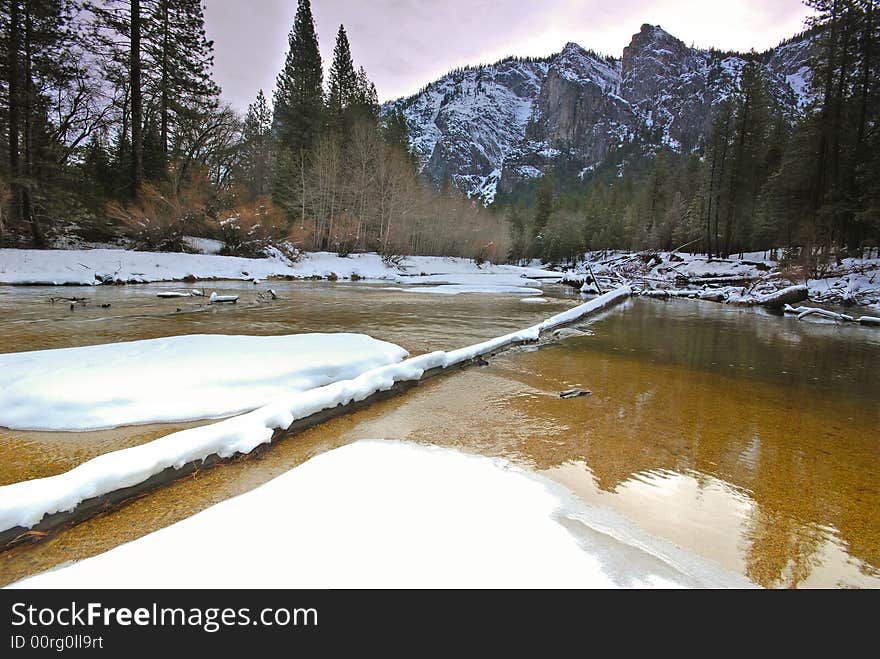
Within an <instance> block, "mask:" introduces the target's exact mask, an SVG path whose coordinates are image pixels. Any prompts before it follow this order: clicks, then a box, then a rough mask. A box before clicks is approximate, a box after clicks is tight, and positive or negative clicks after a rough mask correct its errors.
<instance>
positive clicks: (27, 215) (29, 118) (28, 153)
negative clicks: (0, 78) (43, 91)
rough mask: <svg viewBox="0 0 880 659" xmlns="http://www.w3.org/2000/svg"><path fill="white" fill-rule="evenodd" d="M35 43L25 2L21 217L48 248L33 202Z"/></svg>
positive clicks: (38, 241)
mask: <svg viewBox="0 0 880 659" xmlns="http://www.w3.org/2000/svg"><path fill="white" fill-rule="evenodd" d="M32 41H33V21H32V17H31V0H25V3H24V71H23V73H24V75H23V76H22V79H23V83H24V85H23V86H24V89H23V90H22V91H24V107H23V108H22V110H23V114H24V176H25V178H26V179H27V180H26V181H25V183H24V184H23V185H22V186H21V216H22V219H24V220H26V221H27V222H28V224H30V227H31V236H32V238H33V240H34V245H36V246H37V247H45V246H46V236H45V234H44V233H43V228H42V226H40V222H39V220H38V219H37V217H36V216H35V215H34V209H33V203H32V200H31V190H30V185H31V177H32V175H33V125H32V122H33V112H34V108H33V103H32V100H33V92H32V86H33V82H32V81H31V66H32V61H33V53H32V45H33V43H32Z"/></svg>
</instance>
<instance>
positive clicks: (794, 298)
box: [755, 284, 809, 309]
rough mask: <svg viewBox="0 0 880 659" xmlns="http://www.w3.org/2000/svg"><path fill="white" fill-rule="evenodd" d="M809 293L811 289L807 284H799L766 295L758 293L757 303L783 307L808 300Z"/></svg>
mask: <svg viewBox="0 0 880 659" xmlns="http://www.w3.org/2000/svg"><path fill="white" fill-rule="evenodd" d="M808 294H809V290H808V289H807V286H806V285H805V284H798V285H796V286H789V287H788V288H783V289H781V290H778V291H774V292H773V293H768V294H766V295H756V296H755V304H760V305H762V306H765V307H778V308H780V309H781V308H782V307H784V306H785V305H786V304H797V303H798V302H802V301H803V300H806V299H807V295H808Z"/></svg>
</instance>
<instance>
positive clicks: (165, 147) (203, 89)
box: [144, 0, 220, 159]
mask: <svg viewBox="0 0 880 659" xmlns="http://www.w3.org/2000/svg"><path fill="white" fill-rule="evenodd" d="M144 27H145V29H144V53H145V55H146V56H147V58H148V61H149V63H150V67H149V69H150V72H149V73H148V74H147V80H146V84H145V87H146V93H147V96H148V97H149V102H150V105H151V106H152V108H153V109H154V111H156V112H158V114H159V124H160V127H159V132H160V144H161V151H162V154H163V156H164V157H165V158H166V159H167V158H168V157H169V152H170V149H171V147H170V145H169V142H170V140H171V139H172V138H173V136H174V133H175V131H176V130H178V129H180V127H181V126H182V125H184V124H192V123H194V122H193V121H192V119H193V117H199V116H203V115H205V114H207V113H209V112H211V111H213V110H215V109H216V108H217V106H218V96H219V94H220V90H219V88H218V87H217V85H216V84H215V83H214V81H213V80H212V79H211V67H212V66H213V62H214V56H213V48H214V44H213V42H212V41H210V40H208V38H207V36H206V34H205V18H204V8H203V6H202V2H201V0H155V4H154V5H153V6H152V10H151V12H150V20H149V21H147V22H145V26H144Z"/></svg>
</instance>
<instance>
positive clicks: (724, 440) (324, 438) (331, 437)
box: [0, 282, 880, 588]
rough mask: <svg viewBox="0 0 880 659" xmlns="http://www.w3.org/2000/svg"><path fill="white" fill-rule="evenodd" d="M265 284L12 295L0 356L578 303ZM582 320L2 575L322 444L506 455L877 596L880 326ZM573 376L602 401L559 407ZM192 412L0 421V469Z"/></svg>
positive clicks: (744, 314)
mask: <svg viewBox="0 0 880 659" xmlns="http://www.w3.org/2000/svg"><path fill="white" fill-rule="evenodd" d="M272 287H273V288H274V290H275V291H276V293H277V294H278V299H277V300H271V299H265V296H263V298H260V297H259V296H258V292H259V291H265V290H266V285H262V286H257V287H255V286H253V285H252V284H250V283H235V282H215V283H211V284H210V285H206V286H204V288H205V289H206V290H208V291H210V290H217V292H218V293H219V294H226V293H232V294H238V295H240V296H241V299H240V301H239V303H238V304H236V305H228V306H227V305H223V306H220V305H216V306H212V307H208V306H206V305H204V300H201V299H199V298H181V299H159V298H157V297H156V293H157V292H158V291H161V290H182V289H181V288H180V286H176V285H173V284H156V285H150V286H127V287H100V288H95V289H91V288H71V287H64V288H18V287H0V314H2V316H0V317H2V318H3V321H2V324H3V332H2V333H0V352H12V351H21V350H34V349H45V348H60V347H69V346H76V345H89V344H96V343H105V342H110V341H120V340H132V339H139V338H152V337H157V336H168V335H173V334H193V333H226V334H263V335H268V334H287V333H296V332H307V331H357V332H365V333H367V334H370V335H372V336H374V337H376V338H380V339H385V340H388V341H393V342H395V343H398V344H400V345H402V346H404V347H405V348H407V349H408V350H410V352H412V353H413V354H417V353H421V352H425V351H429V350H434V349H450V348H456V347H461V346H464V345H468V344H471V343H474V342H477V341H481V340H484V339H488V338H491V337H493V336H497V335H500V334H504V333H506V332H509V331H512V330H514V329H518V328H521V327H526V326H528V325H531V324H534V323H535V322H538V321H539V320H541V319H542V318H544V317H546V316H549V315H552V314H553V313H557V312H559V311H562V310H564V309H566V308H568V307H570V306H571V305H572V304H574V303H575V302H576V301H579V297H578V296H576V295H575V294H573V293H572V292H571V291H570V290H569V289H563V288H562V287H559V286H547V287H546V292H547V298H548V302H547V303H546V304H530V303H525V302H522V301H521V299H520V298H518V297H516V296H510V295H485V294H479V295H476V294H473V295H472V294H465V295H458V296H445V295H432V294H416V293H410V292H401V291H392V290H386V286H383V285H379V284H367V283H335V284H334V283H328V282H273V283H272ZM183 290H185V289H183ZM72 296H77V297H88V298H89V304H87V305H85V306H83V305H81V304H78V303H74V304H75V306H74V309H73V310H71V309H70V304H71V303H70V302H68V301H61V300H56V301H55V302H54V303H52V302H51V301H50V298H52V297H56V298H60V297H72ZM106 304H109V305H110V306H109V307H102V306H101V305H106ZM178 309H180V310H179V311H178ZM581 329H582V330H583V334H581V335H578V336H574V337H568V338H565V339H562V340H558V341H552V340H551V341H549V342H547V343H545V344H542V346H541V347H540V348H537V347H534V346H531V347H527V348H518V349H514V350H511V351H509V352H506V353H503V354H502V355H499V356H497V357H495V358H494V359H492V360H491V361H490V364H489V365H488V366H485V367H474V368H470V369H465V370H463V371H459V372H456V373H453V374H450V375H448V376H444V377H442V378H437V379H434V380H431V381H428V382H426V383H424V384H423V385H421V386H419V387H417V388H416V389H414V390H412V391H410V392H408V393H406V394H404V395H402V396H398V397H395V398H393V399H391V400H387V401H383V402H381V403H377V404H375V405H374V406H371V407H370V408H368V409H365V410H362V411H359V412H356V413H353V414H350V415H347V416H344V417H341V418H338V419H334V420H332V421H330V422H327V423H325V424H323V425H321V426H319V427H316V428H313V429H312V430H309V431H307V432H305V433H302V434H300V435H298V436H296V437H294V438H290V439H287V440H284V441H282V442H280V443H278V444H277V445H275V446H272V447H270V448H269V449H268V450H265V451H261V452H259V454H258V455H256V456H252V457H249V458H247V459H242V460H238V461H236V462H234V463H231V464H225V465H222V466H220V467H218V468H214V469H210V470H206V471H204V472H200V473H198V474H197V475H196V476H195V477H192V478H188V479H186V480H184V481H181V482H178V483H176V484H174V485H171V486H169V487H167V488H164V489H163V490H160V491H157V492H154V493H152V494H150V495H148V496H145V497H143V498H141V499H138V500H136V501H134V502H132V503H130V504H128V505H126V506H125V507H124V508H122V509H121V510H118V511H115V512H113V513H110V514H106V515H102V516H100V517H97V518H93V519H91V520H88V521H86V522H84V523H82V524H80V525H78V526H76V527H74V528H72V529H68V530H66V531H64V532H61V533H58V534H56V535H54V536H52V537H50V538H48V539H47V540H46V541H44V542H41V543H39V544H37V545H32V546H27V547H20V548H17V549H15V550H13V551H11V552H7V553H5V554H4V555H3V556H2V558H0V583H9V582H11V581H14V580H16V579H19V578H21V577H23V576H26V575H29V574H33V573H35V572H39V571H41V570H44V569H48V568H51V567H53V566H55V565H58V564H60V563H63V562H66V561H69V560H73V559H78V558H83V557H86V556H90V555H94V554H96V553H99V552H101V551H105V550H107V549H109V548H111V547H113V546H116V545H118V544H120V543H122V542H126V541H128V540H131V539H134V538H136V537H139V536H141V535H144V534H145V533H148V532H150V531H152V530H155V529H157V528H161V527H163V526H166V525H168V524H170V523H173V522H175V521H177V520H179V519H183V518H185V517H187V516H189V515H192V514H193V513H195V512H197V511H199V510H202V509H204V508H206V507H207V506H210V505H212V504H213V503H216V502H218V501H221V500H223V499H225V498H228V497H230V496H234V495H236V494H239V493H242V492H245V491H248V490H250V489H253V488H254V487H256V486H258V485H259V484H261V483H263V482H266V481H267V480H269V479H271V478H273V477H274V476H277V475H278V474H280V473H283V472H284V471H287V470H289V469H290V468H292V467H294V466H296V465H297V464H300V463H301V462H303V461H304V460H307V459H308V458H309V457H311V456H313V455H316V454H318V453H320V452H323V451H326V450H329V449H332V448H334V447H337V446H341V445H343V444H346V443H349V442H352V441H356V440H358V439H363V438H382V439H405V440H410V441H415V442H421V443H426V444H438V445H442V446H451V447H455V448H458V449H460V450H464V451H469V452H473V453H479V454H482V455H488V456H501V457H504V458H506V459H509V460H512V461H514V462H516V463H518V464H521V465H524V466H526V467H528V468H530V469H533V470H535V471H538V472H541V473H543V474H544V475H547V476H549V477H551V478H553V479H554V480H557V481H559V482H561V483H563V484H565V485H566V486H567V487H569V488H570V489H571V490H572V491H574V492H575V493H576V494H577V495H578V496H580V497H581V498H582V499H584V500H585V501H587V502H589V503H592V504H596V505H601V506H606V507H609V508H611V509H614V510H616V511H617V512H619V513H621V514H623V515H624V516H626V517H627V518H629V519H631V520H632V521H634V522H635V523H637V524H639V525H640V526H642V527H644V528H645V529H647V530H648V531H650V532H651V533H653V534H655V535H657V536H660V537H663V538H666V539H668V540H671V541H672V542H674V543H676V544H678V545H679V546H681V547H683V548H685V549H687V550H690V551H693V552H695V553H697V554H699V555H701V556H704V557H706V558H709V559H711V560H714V561H717V562H718V563H720V564H721V565H722V566H724V567H725V568H727V569H729V570H733V571H735V572H738V573H740V574H744V575H746V576H747V577H749V578H750V579H752V580H753V581H754V582H756V583H758V584H760V585H763V586H769V587H873V588H876V587H880V514H878V510H880V505H878V504H880V492H878V486H877V483H878V482H880V479H878V476H880V459H878V458H880V443H878V439H880V407H878V404H877V401H880V369H878V365H880V331H877V330H873V329H866V328H862V327H858V326H840V325H836V324H834V323H830V322H828V323H826V322H817V323H813V322H802V321H797V320H796V319H794V318H790V317H781V316H776V315H772V314H770V313H767V312H766V311H764V310H761V309H751V308H737V307H731V306H727V305H720V304H715V303H710V302H699V301H691V300H671V301H657V300H645V299H633V300H630V301H627V302H626V303H624V304H621V305H618V306H616V307H614V308H613V309H611V310H609V311H606V312H604V313H602V314H601V315H599V316H596V317H594V318H592V319H590V320H589V322H587V323H585V324H584V325H582V326H581ZM131 386H132V387H136V386H137V382H136V381H135V380H134V379H133V381H132V383H131ZM571 387H582V388H584V389H588V390H590V391H591V392H592V395H590V396H585V397H580V398H571V399H560V398H559V395H558V393H559V391H561V390H563V389H567V388H571ZM191 425H195V424H173V425H172V424H166V425H155V426H140V427H128V428H121V429H116V430H109V431H101V432H90V433H45V432H43V433H36V432H21V431H9V430H3V429H0V482H2V483H10V482H15V481H19V480H24V479H29V478H36V477H40V476H47V475H51V474H55V473H59V472H61V471H64V470H66V469H70V468H71V467H73V466H75V465H77V464H79V463H81V462H83V461H84V460H87V459H89V458H91V457H93V456H94V455H97V454H100V453H102V452H105V451H109V450H113V449H116V448H122V447H125V446H131V445H135V444H139V443H143V442H145V441H149V440H150V439H153V438H155V437H158V436H161V435H164V434H167V433H169V432H172V431H173V430H177V429H180V428H182V427H189V426H191ZM450 487H454V483H452V484H450ZM288 505H301V504H300V502H289V504H288ZM265 535H266V537H265V538H255V539H254V541H255V543H258V542H260V541H266V542H271V535H272V529H266V530H265Z"/></svg>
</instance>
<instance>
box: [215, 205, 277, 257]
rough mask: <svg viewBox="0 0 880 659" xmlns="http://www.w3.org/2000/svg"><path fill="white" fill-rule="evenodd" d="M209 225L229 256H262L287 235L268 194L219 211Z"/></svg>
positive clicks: (224, 252)
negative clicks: (211, 225)
mask: <svg viewBox="0 0 880 659" xmlns="http://www.w3.org/2000/svg"><path fill="white" fill-rule="evenodd" d="M212 224H213V227H214V230H215V231H216V233H217V235H218V236H219V238H220V240H222V241H223V243H224V248H223V252H222V253H223V254H226V255H230V256H248V257H252V258H257V257H261V256H265V255H266V253H267V252H266V250H267V249H268V248H269V247H270V246H272V245H274V244H276V243H279V244H280V243H282V241H283V239H284V238H285V237H286V234H287V228H286V223H285V220H284V214H283V213H282V212H281V211H279V210H278V209H276V208H275V206H273V205H272V201H271V200H270V199H269V198H268V197H258V198H257V199H255V200H254V201H251V202H247V203H244V204H241V205H240V206H237V207H235V208H230V209H227V210H223V211H220V213H219V214H218V218H217V219H216V220H214V221H213V223H212Z"/></svg>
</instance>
